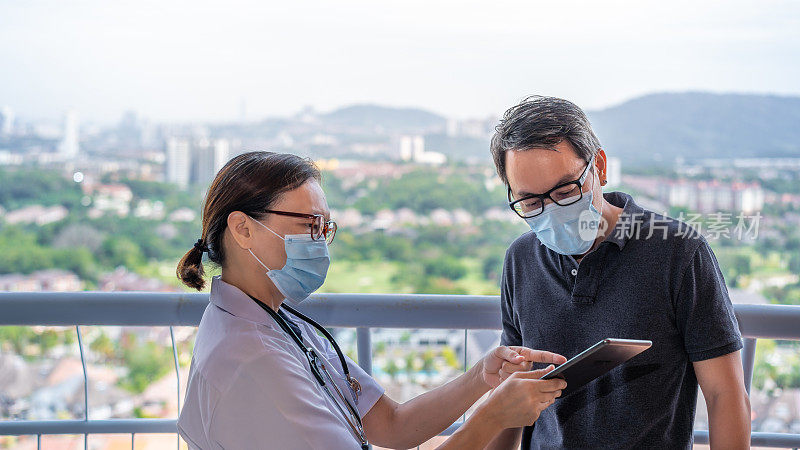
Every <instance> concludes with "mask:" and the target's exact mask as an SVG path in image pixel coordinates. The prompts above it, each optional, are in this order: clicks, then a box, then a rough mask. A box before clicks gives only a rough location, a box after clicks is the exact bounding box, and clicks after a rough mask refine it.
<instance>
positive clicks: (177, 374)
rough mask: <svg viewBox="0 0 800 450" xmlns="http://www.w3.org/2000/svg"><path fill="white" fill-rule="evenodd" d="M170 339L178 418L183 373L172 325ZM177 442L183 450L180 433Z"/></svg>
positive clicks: (176, 434) (176, 436)
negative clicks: (176, 385) (176, 388)
mask: <svg viewBox="0 0 800 450" xmlns="http://www.w3.org/2000/svg"><path fill="white" fill-rule="evenodd" d="M169 338H170V339H171V340H172V359H173V361H174V362H175V378H176V379H177V380H178V390H177V394H178V396H177V400H178V403H177V404H178V416H180V415H181V373H180V371H179V370H178V347H176V346H175V332H173V331H172V325H170V326H169ZM175 441H176V444H177V447H178V450H181V438H180V435H179V434H178V432H177V431H176V432H175Z"/></svg>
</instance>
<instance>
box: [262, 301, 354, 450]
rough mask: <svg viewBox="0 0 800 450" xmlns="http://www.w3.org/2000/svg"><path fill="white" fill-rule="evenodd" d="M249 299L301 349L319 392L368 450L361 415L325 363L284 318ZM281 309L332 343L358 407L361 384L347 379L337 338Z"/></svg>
mask: <svg viewBox="0 0 800 450" xmlns="http://www.w3.org/2000/svg"><path fill="white" fill-rule="evenodd" d="M248 296H249V297H250V298H251V299H253V301H254V302H256V304H257V305H258V306H260V307H261V308H262V309H263V310H264V311H266V312H267V313H268V314H269V315H270V316H272V318H273V319H275V322H277V324H278V325H279V326H280V327H281V328H282V329H283V331H285V332H286V334H288V335H289V336H290V337H291V338H292V340H293V341H294V342H295V343H296V344H297V346H298V347H300V350H301V351H302V352H303V354H305V356H306V359H308V366H309V367H310V368H311V373H312V374H313V375H314V378H316V379H317V383H319V385H320V387H321V388H322V390H324V391H325V392H326V393H327V394H328V397H330V398H331V400H332V401H333V404H334V405H336V408H337V409H338V410H339V413H341V414H342V416H343V417H344V419H345V421H346V422H347V423H348V424H349V425H350V429H351V431H352V432H353V435H354V436H355V437H356V439H357V440H358V441H359V442H360V443H361V448H362V449H363V450H367V449H369V444H368V443H367V437H366V435H365V434H364V427H363V424H362V423H361V416H359V414H358V410H357V409H356V408H355V406H353V405H352V404H351V403H350V401H348V400H347V398H346V397H345V396H344V394H342V391H341V390H340V389H339V386H338V385H337V384H336V382H334V381H333V378H332V377H331V374H330V373H329V372H328V369H326V368H325V363H324V362H322V361H323V360H322V359H321V358H320V357H319V356H318V355H317V352H315V351H314V349H313V348H311V347H307V346H306V345H305V344H304V343H303V340H302V339H300V337H299V336H298V335H297V333H295V332H294V330H293V329H292V327H291V326H289V324H288V323H287V322H286V320H285V319H284V318H283V317H281V316H280V315H279V314H278V313H276V312H275V311H273V310H272V308H270V307H269V306H267V305H265V304H264V303H262V302H260V301H258V299H256V298H255V297H253V296H252V295H248ZM282 307H283V308H284V309H285V310H287V311H289V312H290V313H292V314H293V315H295V316H297V317H298V318H300V319H301V320H304V321H306V322H307V323H308V324H310V325H311V326H312V327H314V328H316V329H317V330H319V332H321V333H322V334H323V335H324V336H325V339H327V340H328V341H329V342H330V343H331V345H332V346H333V349H334V350H336V355H337V356H338V357H339V362H341V364H342V372H344V377H345V380H346V381H347V385H348V386H349V387H350V395H351V396H352V397H353V401H354V402H355V403H356V404H358V396H359V395H360V394H361V384H360V383H359V382H358V380H356V379H355V378H353V377H352V376H350V369H349V368H348V366H347V361H346V360H345V359H344V354H343V353H342V350H341V349H340V348H339V344H337V343H336V339H334V338H333V336H332V335H331V334H330V333H329V332H328V330H326V329H325V327H323V326H322V325H320V324H318V323H317V322H315V321H314V320H313V319H311V318H310V317H308V316H306V315H305V314H303V313H301V312H300V311H297V310H296V309H294V308H292V307H291V306H289V305H285V304H284V305H282ZM326 380H327V381H326ZM329 385H330V386H333V390H334V391H335V392H336V394H337V396H338V397H339V399H341V400H342V402H343V403H344V405H345V406H346V408H347V411H345V410H344V409H342V406H341V404H340V402H338V401H337V400H336V396H334V394H333V392H332V391H331V389H330V387H329Z"/></svg>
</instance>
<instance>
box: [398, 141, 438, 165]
mask: <svg viewBox="0 0 800 450" xmlns="http://www.w3.org/2000/svg"><path fill="white" fill-rule="evenodd" d="M400 159H402V160H403V161H413V162H416V163H421V164H432V165H440V164H444V163H445V162H446V161H447V157H446V156H445V155H444V154H442V153H438V152H428V151H425V138H424V137H422V136H401V137H400Z"/></svg>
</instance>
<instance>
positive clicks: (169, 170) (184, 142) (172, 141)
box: [164, 137, 192, 189]
mask: <svg viewBox="0 0 800 450" xmlns="http://www.w3.org/2000/svg"><path fill="white" fill-rule="evenodd" d="M166 153H167V158H166V170H165V180H164V181H166V182H167V183H173V184H177V185H178V186H179V187H180V188H181V189H185V188H187V187H188V186H189V181H190V178H191V170H192V166H191V160H192V158H191V145H190V143H189V139H186V138H175V137H173V138H169V139H168V140H167V152H166Z"/></svg>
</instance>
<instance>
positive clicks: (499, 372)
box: [481, 346, 567, 388]
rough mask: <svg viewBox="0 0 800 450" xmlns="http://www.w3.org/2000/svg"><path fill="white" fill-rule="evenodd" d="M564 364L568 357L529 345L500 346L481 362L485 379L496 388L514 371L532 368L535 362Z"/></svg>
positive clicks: (491, 386)
mask: <svg viewBox="0 0 800 450" xmlns="http://www.w3.org/2000/svg"><path fill="white" fill-rule="evenodd" d="M535 362H538V363H545V364H564V363H565V362H567V358H565V357H563V356H561V355H559V354H557V353H551V352H546V351H543V350H533V349H530V348H528V347H504V346H500V347H497V348H495V349H494V350H492V351H491V352H489V354H488V355H486V356H485V357H484V358H483V360H482V361H481V363H482V364H483V370H482V375H483V381H484V382H485V383H486V384H487V385H488V386H489V387H490V388H496V387H497V386H499V385H500V383H502V382H503V380H505V379H506V378H508V377H510V376H511V374H513V373H514V372H522V371H526V372H527V371H529V370H531V366H532V365H533V363H535Z"/></svg>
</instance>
